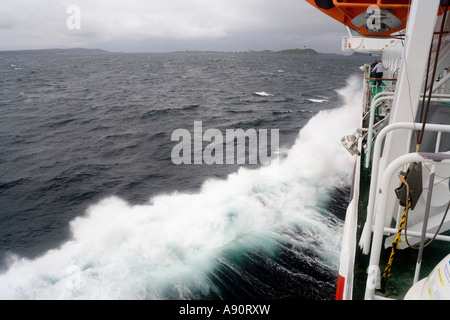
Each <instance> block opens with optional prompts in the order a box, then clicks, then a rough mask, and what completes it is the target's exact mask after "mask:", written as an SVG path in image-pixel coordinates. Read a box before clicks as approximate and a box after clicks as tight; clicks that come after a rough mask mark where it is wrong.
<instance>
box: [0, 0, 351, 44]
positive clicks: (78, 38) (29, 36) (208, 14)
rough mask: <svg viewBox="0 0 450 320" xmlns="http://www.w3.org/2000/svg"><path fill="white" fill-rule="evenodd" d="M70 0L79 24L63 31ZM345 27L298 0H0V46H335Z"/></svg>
mask: <svg viewBox="0 0 450 320" xmlns="http://www.w3.org/2000/svg"><path fill="white" fill-rule="evenodd" d="M70 5H77V6H78V7H79V8H80V12H81V17H80V18H81V19H80V22H81V24H80V27H81V28H80V29H74V30H69V29H68V28H67V26H66V21H67V19H68V18H69V16H70V14H68V13H67V12H66V9H67V8H68V7H69V6H70ZM344 34H345V29H344V27H343V26H341V25H339V23H337V22H335V21H333V20H332V19H330V18H328V17H326V16H325V15H324V14H323V13H321V12H319V11H318V10H316V9H314V8H313V7H312V6H311V5H309V4H308V3H306V2H305V1H302V0H279V1H272V0H227V1H223V0H147V1H146V0H95V1H93V0H41V1H29V0H2V1H1V2H0V39H2V40H0V50H15V49H39V48H55V47H59V48H69V47H87V48H102V49H106V50H112V51H172V50H185V49H190V50H193V49H200V50H247V49H255V50H262V49H285V48H293V47H303V46H308V47H311V48H314V49H316V50H318V51H322V52H339V51H340V38H341V36H342V35H344Z"/></svg>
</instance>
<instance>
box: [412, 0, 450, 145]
mask: <svg viewBox="0 0 450 320" xmlns="http://www.w3.org/2000/svg"><path fill="white" fill-rule="evenodd" d="M449 4H450V0H447V4H446V6H445V11H444V13H443V16H442V21H441V29H440V32H439V41H438V43H437V48H436V56H435V60H434V67H433V75H432V77H431V83H430V89H429V91H428V100H427V106H426V109H425V114H424V115H423V119H422V114H423V111H424V110H423V109H422V114H421V119H420V120H421V122H423V124H422V130H421V131H420V132H419V135H418V137H417V144H416V152H419V151H420V149H421V147H422V140H423V135H424V131H425V125H426V123H427V118H428V111H429V110H430V103H431V96H432V94H433V84H434V79H435V77H436V69H437V65H438V60H439V52H440V50H441V44H442V36H443V34H444V28H445V22H446V19H447V10H448V6H449ZM432 48H433V42H432V43H431V47H430V56H431V51H432ZM430 60H431V59H430V58H429V59H428V70H427V79H428V74H429V69H430ZM425 92H426V86H425ZM423 98H424V101H425V95H424V97H423ZM422 108H423V105H422Z"/></svg>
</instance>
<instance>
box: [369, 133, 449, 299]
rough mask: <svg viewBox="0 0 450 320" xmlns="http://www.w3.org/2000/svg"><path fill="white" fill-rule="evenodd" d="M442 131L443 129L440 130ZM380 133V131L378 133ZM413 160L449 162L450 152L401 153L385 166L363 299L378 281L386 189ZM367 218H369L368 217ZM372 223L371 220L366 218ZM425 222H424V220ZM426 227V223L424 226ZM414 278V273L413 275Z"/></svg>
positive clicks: (371, 297) (371, 296)
mask: <svg viewBox="0 0 450 320" xmlns="http://www.w3.org/2000/svg"><path fill="white" fill-rule="evenodd" d="M445 127H447V128H445V132H450V126H445ZM442 132H444V130H442ZM380 134H381V133H380ZM413 162H422V163H430V164H432V165H435V164H436V163H444V164H450V154H448V153H409V154H406V155H403V156H401V157H399V158H397V159H395V160H394V161H392V163H391V164H390V165H389V166H388V167H387V168H386V170H385V172H384V174H383V177H382V180H381V183H380V187H379V189H377V192H376V193H379V199H378V203H377V205H378V209H377V214H376V216H375V224H374V225H373V240H372V248H371V252H370V261H369V274H368V277H367V283H366V292H365V299H370V300H371V299H374V296H375V289H376V284H377V283H378V277H379V275H380V272H379V264H380V255H381V249H382V242H383V236H384V234H385V232H387V231H388V230H387V229H386V228H385V220H386V214H385V212H386V211H387V210H388V208H387V205H388V201H387V200H388V198H389V194H388V190H389V188H390V184H391V178H392V177H393V176H394V175H395V174H396V173H397V171H398V170H399V168H401V167H403V166H405V165H408V164H410V163H413ZM368 219H369V218H368ZM367 221H368V222H370V224H371V223H372V222H371V221H372V220H367ZM424 223H425V222H424ZM424 229H426V225H425V227H424ZM421 236H422V237H425V236H426V235H425V232H424V231H422V233H421ZM445 240H446V241H449V240H450V237H447V238H446V239H445ZM417 268H419V270H420V265H417V266H416V272H415V274H418V270H417ZM415 280H416V275H415Z"/></svg>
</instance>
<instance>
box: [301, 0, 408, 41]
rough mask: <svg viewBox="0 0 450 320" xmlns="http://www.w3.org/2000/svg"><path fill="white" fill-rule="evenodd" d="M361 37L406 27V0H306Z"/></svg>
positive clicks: (384, 35) (389, 33) (383, 34)
mask: <svg viewBox="0 0 450 320" xmlns="http://www.w3.org/2000/svg"><path fill="white" fill-rule="evenodd" d="M306 1H307V2H308V3H310V4H311V5H313V6H314V7H316V8H317V9H319V10H320V11H322V12H324V13H326V14H327V15H329V16H330V17H332V18H333V19H335V20H337V21H339V22H340V23H343V24H345V25H346V26H348V27H349V28H351V29H353V30H356V31H358V32H359V33H360V34H361V35H363V36H383V37H386V36H390V35H391V34H393V33H396V32H398V31H401V30H403V29H405V28H406V21H407V19H408V13H409V7H410V3H411V1H410V0H306Z"/></svg>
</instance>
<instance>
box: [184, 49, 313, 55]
mask: <svg viewBox="0 0 450 320" xmlns="http://www.w3.org/2000/svg"><path fill="white" fill-rule="evenodd" d="M177 52H178V53H223V52H230V53H250V54H251V53H259V54H260V53H270V54H303V55H317V54H319V53H318V52H317V51H315V50H313V49H285V50H280V51H274V50H248V51H202V50H185V51H177Z"/></svg>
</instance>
